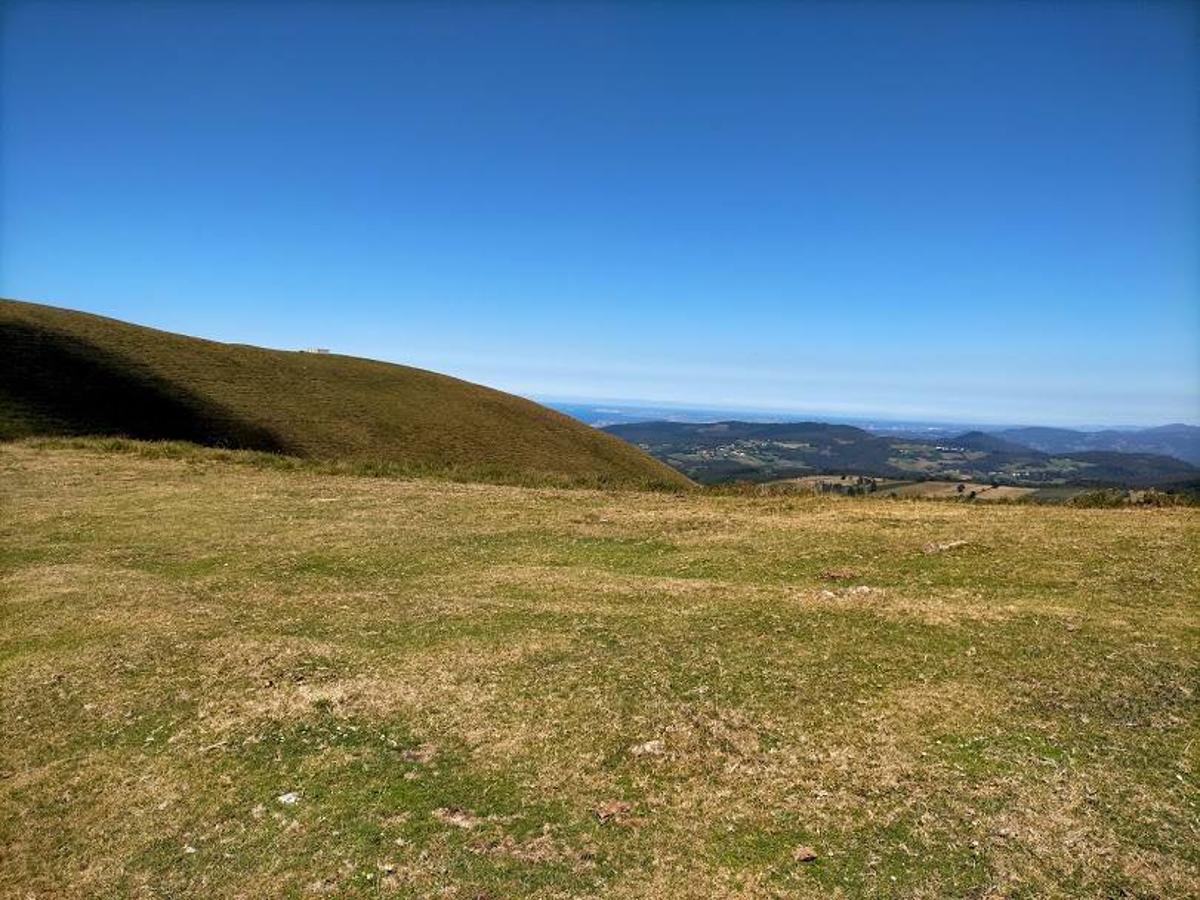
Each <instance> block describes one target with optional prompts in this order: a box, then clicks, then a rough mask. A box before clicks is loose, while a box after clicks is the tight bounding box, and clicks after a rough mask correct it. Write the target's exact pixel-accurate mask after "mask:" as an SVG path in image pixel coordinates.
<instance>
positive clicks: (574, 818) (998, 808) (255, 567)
mask: <svg viewBox="0 0 1200 900" xmlns="http://www.w3.org/2000/svg"><path fill="white" fill-rule="evenodd" d="M80 443H81V444H83V445H84V449H54V448H51V447H46V446H32V445H31V444H29V443H22V442H14V443H9V444H2V445H0V621H3V622H4V627H3V629H0V671H2V673H3V677H0V847H2V848H3V852H2V853H0V860H2V863H0V896H3V897H14V898H16V897H63V898H80V900H83V898H89V900H90V898H107V897H150V896H155V897H180V898H186V897H196V898H206V900H207V898H218V900H219V898H235V897H314V896H323V897H339V898H357V897H364V898H366V897H379V896H383V897H432V896H438V897H443V896H444V897H456V898H464V900H465V898H475V897H492V898H501V897H505V898H507V897H514V898H515V897H520V898H541V900H552V898H553V900H564V898H569V897H595V898H601V897H603V898H616V900H621V898H629V900H632V898H646V897H650V898H662V897H672V898H681V900H686V898H697V900H698V898H715V897H731V898H759V897H780V898H782V897H794V898H813V900H816V898H831V897H836V898H846V900H852V898H881V897H905V898H936V897H974V898H983V897H996V898H999V897H1012V898H1017V897H1023V898H1035V897H1055V898H1069V897H1080V898H1083V897H1113V898H1115V897H1128V898H1134V897H1138V898H1151V897H1154V898H1169V897H1179V898H1183V897H1196V896H1200V844H1198V843H1197V841H1196V801H1197V797H1198V796H1200V794H1198V790H1197V788H1198V782H1197V778H1198V776H1200V769H1198V758H1197V747H1200V691H1198V690H1197V685H1198V684H1200V658H1198V657H1197V654H1196V635H1197V626H1198V624H1200V553H1197V552H1196V549H1197V547H1198V546H1200V511H1197V510H1195V509H1189V508H1178V509H1142V508H1124V509H1116V510H1110V509H1072V508H1069V507H1061V506H1006V505H996V504H993V505H990V506H989V505H974V504H954V503H926V502H921V501H916V500H912V501H909V500H897V501H894V502H889V503H873V502H860V501H855V500H850V499H845V498H837V497H820V496H797V495H791V496H766V497H745V496H721V495H719V494H714V493H711V492H701V491H689V492H686V493H678V494H667V493H653V492H638V491H626V492H613V491H586V490H570V491H566V490H554V489H544V488H525V487H513V486H500V485H491V484H455V483H449V482H446V481H434V480H428V479H411V480H394V479H387V478H356V477H351V476H344V475H343V476H337V477H333V476H325V475H321V474H313V473H311V472H304V473H299V474H298V473H295V472H288V471H284V470H277V469H271V468H260V467H257V466H254V465H237V464H232V463H231V462H228V461H227V460H230V459H231V458H234V457H237V456H239V454H236V453H229V452H220V453H219V452H216V451H211V450H206V449H200V450H196V451H194V452H193V454H192V455H191V456H190V457H188V458H186V459H170V458H163V457H162V456H158V458H155V455H156V453H158V451H159V450H161V449H162V448H160V447H152V448H148V451H147V453H146V454H139V453H106V452H97V449H96V448H101V447H103V446H104V445H106V444H107V443H108V442H103V441H100V442H80ZM248 498H252V499H248Z"/></svg>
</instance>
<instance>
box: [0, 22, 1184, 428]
mask: <svg viewBox="0 0 1200 900" xmlns="http://www.w3.org/2000/svg"><path fill="white" fill-rule="evenodd" d="M1196 10H1197V7H1196V6H1195V5H1194V4H1189V3H1177V4H1171V3H1142V2H1137V3H1134V2H1130V3H1102V2H1089V3H1083V2H1080V3H1044V4H1040V3H1015V2H1014V3H1002V4H995V5H989V4H984V3H962V4H952V3H931V4H928V5H922V4H918V3H901V2H898V3H885V4H879V5H873V4H869V3H845V4H829V5H819V4H816V3H802V4H801V3H798V4H795V5H789V4H752V3H745V4H728V5H725V4H719V3H704V2H696V3H666V2H662V3H654V4H651V3H644V4H641V3H633V2H626V3H611V4H572V3H560V4H551V3H538V2H524V3H513V4H511V5H507V6H506V5H503V4H501V3H486V4H485V3H480V4H476V5H467V4H461V5H458V4H454V3H446V2H443V3H436V4H428V5H418V4H406V3H394V4H385V3H378V4H368V3H353V2H350V3H344V2H343V3H334V2H328V3H314V2H309V3H291V4H285V3H283V2H257V3H256V2H244V3H232V2H229V3H201V2H194V3H173V4H172V3H163V2H153V3H152V2H144V3H137V4H134V3H107V2H103V0H93V2H86V3H85V2H74V3H52V2H21V0H8V2H6V3H4V4H3V13H2V17H3V18H2V23H3V38H2V45H0V58H2V61H0V85H2V87H0V91H2V94H0V100H2V106H0V114H2V116H3V123H2V130H0V153H2V155H0V188H2V193H0V214H2V221H3V224H2V226H0V227H2V231H0V294H3V295H5V296H10V297H18V298H22V299H29V300H37V301H42V302H47V303H53V304H57V305H62V306H69V307H74V308H78V309H85V310H89V311H93V312H98V313H102V314H105V315H111V316H116V317H119V318H123V319H130V320H134V321H138V322H142V323H145V324H150V325H154V326H157V327H162V328H167V329H170V330H175V331H182V332H187V333H191V334H197V335H202V336H206V337H212V338H216V339H221V340H234V341H243V342H247V343H256V344H263V345H268V346H275V347H306V346H312V345H321V346H329V347H333V348H334V349H336V350H338V351H341V352H346V353H353V354H359V355H366V356H374V357H379V358H384V359H389V360H395V361H401V362H407V363H411V364H415V365H420V366H425V367H429V368H433V369H438V370H441V371H445V372H449V373H452V374H456V375H459V376H462V377H466V378H469V379H472V380H475V381H481V382H485V383H488V384H492V385H495V386H497V387H501V388H505V389H508V390H513V391H517V392H520V393H525V394H532V395H540V396H554V397H607V398H640V399H653V400H666V401H682V402H694V403H703V404H708V405H720V404H727V405H741V406H758V407H763V406H768V407H782V408H793V409H800V410H805V411H816V412H822V411H824V412H828V413H835V412H836V413H844V414H859V413H865V414H881V413H882V414H890V415H894V416H896V417H913V416H924V417H932V418H951V419H958V420H974V421H981V422H986V421H1007V422H1035V423H1036V422H1057V423H1065V424H1071V423H1115V424H1136V423H1147V424H1152V423H1160V422H1165V421H1178V420H1182V421H1191V422H1195V421H1197V420H1200V258H1198V254H1200V193H1198V192H1200V148H1198V142H1200V99H1198V97H1197V84H1198V83H1200V82H1198V78H1200V62H1198V53H1200V51H1198V46H1200V41H1198V34H1200V28H1198V21H1197V12H1196Z"/></svg>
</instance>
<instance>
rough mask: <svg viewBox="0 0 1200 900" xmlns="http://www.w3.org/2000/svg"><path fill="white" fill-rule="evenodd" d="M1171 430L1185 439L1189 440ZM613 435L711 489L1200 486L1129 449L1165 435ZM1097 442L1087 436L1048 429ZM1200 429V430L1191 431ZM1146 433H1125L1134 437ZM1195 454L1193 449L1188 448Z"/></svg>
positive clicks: (643, 426) (710, 428)
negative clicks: (1091, 444)
mask: <svg viewBox="0 0 1200 900" xmlns="http://www.w3.org/2000/svg"><path fill="white" fill-rule="evenodd" d="M1177 428H1184V429H1189V428H1190V426H1168V428H1167V429H1165V430H1166V431H1167V432H1168V437H1170V438H1171V439H1172V440H1173V441H1175V442H1176V443H1172V444H1171V446H1172V447H1175V446H1184V444H1185V442H1184V440H1183V439H1184V438H1186V436H1187V435H1186V433H1184V434H1183V435H1182V436H1181V435H1180V434H1179V433H1177V432H1176V431H1175V429H1177ZM604 430H605V431H607V432H609V433H610V434H615V435H617V436H618V437H621V438H624V439H625V440H627V441H629V442H630V443H633V444H636V445H637V446H639V447H641V448H642V449H643V450H646V451H647V452H649V453H650V454H652V455H653V456H656V457H657V458H658V459H661V460H662V461H663V462H665V463H667V464H668V465H671V466H673V467H674V468H676V469H678V470H679V471H681V472H683V473H684V474H686V475H688V476H689V477H691V478H693V479H695V480H696V481H699V482H702V483H709V484H713V483H720V482H727V481H739V480H743V481H772V480H777V479H782V478H794V477H798V476H802V475H822V474H838V473H848V474H860V475H871V476H878V477H885V478H902V479H903V478H909V479H930V478H936V479H945V478H952V479H972V480H977V481H991V482H995V483H998V484H1012V485H1028V486H1039V487H1043V486H1051V485H1095V486H1123V487H1142V488H1144V487H1171V486H1182V485H1188V484H1190V483H1200V468H1197V467H1196V466H1194V465H1192V464H1191V463H1189V462H1187V461H1185V460H1183V459H1179V458H1177V457H1173V456H1168V455H1165V454H1161V453H1146V452H1140V451H1138V452H1130V451H1131V450H1132V449H1133V448H1135V447H1141V446H1163V444H1161V443H1153V442H1154V441H1161V440H1162V438H1161V437H1158V436H1157V434H1156V433H1158V432H1161V431H1163V430H1164V429H1149V431H1150V432H1152V433H1155V434H1152V437H1150V438H1148V439H1146V443H1137V442H1134V441H1127V442H1126V443H1125V444H1124V445H1123V446H1125V447H1128V448H1130V449H1127V450H1120V451H1114V450H1108V449H1082V450H1070V451H1061V452H1059V451H1046V450H1042V449H1038V448H1036V447H1031V446H1027V445H1025V444H1023V443H1019V442H1018V441H1016V440H1015V439H1014V437H1013V434H1014V432H1017V433H1020V432H1021V431H1022V429H1007V430H1005V431H1001V432H998V433H988V432H984V431H970V432H965V433H963V434H959V435H956V436H953V437H949V438H941V437H935V438H923V437H915V436H912V435H900V436H897V435H879V434H873V433H871V432H869V431H866V430H864V429H862V428H856V427H854V426H851V425H836V424H828V423H824V422H789V423H763V422H740V421H726V422H709V423H693V422H661V421H659V422H639V423H630V424H622V425H611V426H609V427H607V428H605V429H604ZM1046 430H1047V431H1052V432H1055V433H1057V434H1058V435H1059V436H1060V439H1061V440H1066V438H1065V437H1062V435H1072V434H1073V435H1077V436H1078V437H1080V438H1086V437H1088V435H1087V433H1086V432H1071V431H1068V430H1066V429H1046ZM1190 430H1191V431H1200V429H1190ZM1143 433H1144V432H1135V433H1132V434H1131V435H1125V434H1124V433H1122V432H1111V434H1116V435H1120V436H1122V437H1126V438H1129V437H1132V436H1135V435H1137V434H1143ZM1185 449H1186V448H1185Z"/></svg>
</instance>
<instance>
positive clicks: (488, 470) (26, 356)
mask: <svg viewBox="0 0 1200 900" xmlns="http://www.w3.org/2000/svg"><path fill="white" fill-rule="evenodd" d="M0 348H3V352H0V439H13V438H20V437H30V436H39V435H124V436H127V437H133V438H139V439H149V440H185V441H191V442H194V443H197V444H204V445H208V446H224V447H232V448H244V449H255V450H265V451H270V452H275V453H284V454H289V455H293V456H299V457H305V458H310V459H336V460H344V461H351V462H356V463H365V464H382V465H386V466H388V467H391V468H393V469H396V470H399V471H411V472H413V473H429V474H439V475H446V476H449V477H455V478H461V479H467V480H485V481H538V480H548V481H551V482H560V483H580V484H593V485H601V486H621V487H625V486H629V487H669V486H684V485H686V484H687V483H688V482H687V480H686V479H685V478H684V477H683V476H681V475H680V474H679V473H677V472H675V471H673V470H672V469H670V468H668V467H667V466H665V465H663V464H662V463H660V462H658V461H656V460H654V459H652V458H650V457H649V456H647V455H646V454H644V453H643V452H642V451H640V450H638V449H637V448H635V447H632V446H630V445H629V444H627V443H625V442H624V441H621V440H619V439H617V438H616V437H613V436H611V435H607V434H604V433H603V432H600V431H597V430H595V429H592V428H589V427H588V426H586V425H583V424H581V423H579V422H576V421H575V420H573V419H571V418H569V417H568V416H565V415H562V414H561V413H557V412H554V411H553V410H549V409H546V408H545V407H542V406H539V405H538V404H536V403H533V402H531V401H528V400H524V399H522V398H519V397H514V396H512V395H510V394H505V393H502V392H500V391H495V390H492V389H490V388H486V387H481V386H479V385H475V384H470V383H468V382H465V381H460V380H458V379H456V378H450V377H448V376H445V375H439V374H437V373H434V372H428V371H425V370H422V369H414V368H410V367H408V366H398V365H392V364H389V363H383V362H376V361H373V360H367V359H357V358H354V357H348V356H339V355H334V354H328V355H326V354H312V353H300V352H290V351H281V350H265V349H261V348H258V347H249V346H243V345H236V344H222V343H217V342H214V341H206V340H200V339H197V338H192V337H186V336H183V335H178V334H170V333H167V332H162V331H156V330H154V329H150V328H143V327H140V326H137V325H131V324H128V323H124V322H118V321H115V320H113V319H107V318H103V317H100V316H94V315H89V314H86V313H80V312H74V311H70V310H65V309H58V308H55V307H50V306H41V305H37V304H31V303H22V302H17V301H13V300H0Z"/></svg>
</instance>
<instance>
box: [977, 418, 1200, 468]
mask: <svg viewBox="0 0 1200 900" xmlns="http://www.w3.org/2000/svg"><path fill="white" fill-rule="evenodd" d="M996 434H997V435H998V436H999V437H1002V438H1004V439H1005V440H1009V441H1012V442H1013V443H1015V444H1021V445H1023V446H1026V447H1032V448H1033V449H1034V450H1041V451H1042V452H1043V453H1076V452H1081V451H1088V450H1109V451H1113V452H1116V453H1156V454H1159V455H1161V456H1173V457H1175V458H1176V459H1182V460H1186V461H1187V462H1190V463H1192V464H1193V465H1200V428H1198V427H1196V426H1195V425H1161V426H1159V427H1157V428H1142V429H1139V430H1137V431H1116V430H1107V431H1074V430H1072V429H1069V428H1006V429H1004V430H1003V431H998V432H996Z"/></svg>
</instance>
